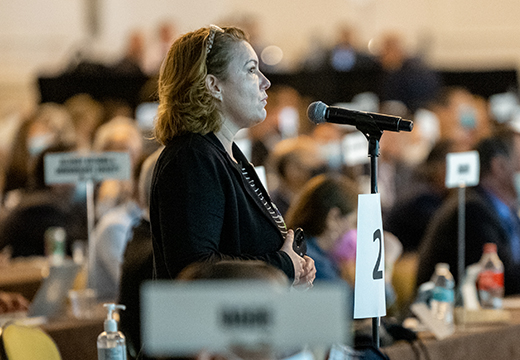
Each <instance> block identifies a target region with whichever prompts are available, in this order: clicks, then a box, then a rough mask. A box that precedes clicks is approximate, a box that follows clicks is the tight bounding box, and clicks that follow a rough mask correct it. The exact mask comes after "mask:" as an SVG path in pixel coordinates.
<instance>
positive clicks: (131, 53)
mask: <svg viewBox="0 0 520 360" xmlns="http://www.w3.org/2000/svg"><path fill="white" fill-rule="evenodd" d="M144 55H145V43H144V36H143V34H142V33H141V32H140V31H138V30H134V31H132V32H131V33H130V35H129V37H128V44H127V45H126V49H125V52H124V54H123V57H122V58H121V59H120V60H119V61H118V62H117V63H116V64H115V65H114V66H113V69H114V71H116V72H117V73H119V74H125V75H144V73H143V66H144Z"/></svg>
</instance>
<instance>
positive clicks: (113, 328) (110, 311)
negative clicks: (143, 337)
mask: <svg viewBox="0 0 520 360" xmlns="http://www.w3.org/2000/svg"><path fill="white" fill-rule="evenodd" d="M103 306H104V307H106V308H107V318H106V320H105V323H104V326H105V331H106V332H117V321H116V319H114V313H115V312H116V311H117V310H118V309H121V310H125V309H126V306H125V305H119V304H103Z"/></svg>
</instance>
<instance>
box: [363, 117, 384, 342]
mask: <svg viewBox="0 0 520 360" xmlns="http://www.w3.org/2000/svg"><path fill="white" fill-rule="evenodd" d="M356 128H357V129H358V130H359V131H361V132H362V133H363V135H365V137H366V138H367V140H368V156H369V157H370V193H371V194H377V157H378V156H379V140H381V136H382V135H383V131H382V130H381V129H379V127H378V126H377V124H376V122H375V120H373V121H366V122H365V121H364V122H363V123H358V124H357V125H356ZM380 324H381V318H380V317H374V318H372V343H373V345H374V346H375V347H376V348H379V346H380V336H379V326H380Z"/></svg>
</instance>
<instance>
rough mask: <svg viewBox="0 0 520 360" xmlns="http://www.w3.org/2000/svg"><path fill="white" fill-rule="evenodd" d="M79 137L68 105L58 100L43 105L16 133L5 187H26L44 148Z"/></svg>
mask: <svg viewBox="0 0 520 360" xmlns="http://www.w3.org/2000/svg"><path fill="white" fill-rule="evenodd" d="M75 141H76V134H75V129H74V124H73V123H72V120H71V117H70V114H69V113H68V111H67V110H66V108H65V107H64V106H62V105H58V104H54V103H45V104H42V105H40V106H39V107H38V108H37V109H36V111H35V112H34V113H33V114H32V115H30V116H29V117H27V118H26V119H24V120H23V121H22V123H21V124H20V126H19V128H18V131H17V133H16V134H15V137H14V139H13V142H12V147H11V149H10V151H9V154H8V162H7V164H6V183H5V188H4V191H5V192H6V193H7V192H9V191H11V190H16V189H24V188H26V186H27V182H28V173H29V171H30V170H29V169H30V168H31V166H33V164H32V162H34V159H36V157H37V156H38V155H39V154H40V153H41V152H42V151H44V150H45V149H47V148H49V147H51V146H53V145H56V144H67V145H73V144H74V143H75ZM6 200H7V199H6ZM15 202H16V201H15Z"/></svg>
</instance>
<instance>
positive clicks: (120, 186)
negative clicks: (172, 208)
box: [92, 116, 144, 219]
mask: <svg viewBox="0 0 520 360" xmlns="http://www.w3.org/2000/svg"><path fill="white" fill-rule="evenodd" d="M143 142H144V140H143V135H142V134H141V131H140V129H139V127H138V126H137V124H136V121H135V120H134V119H132V118H129V117H124V116H117V117H115V118H113V119H112V120H110V121H109V122H107V123H105V124H103V125H101V126H100V127H99V128H98V129H97V131H96V133H95V135H94V141H93V144H92V150H93V151H97V152H105V151H118V152H127V153H128V154H129V156H130V171H131V172H133V171H135V168H136V166H137V165H138V164H139V163H140V162H141V161H142V156H143ZM133 189H134V183H133V180H131V179H130V180H113V179H107V180H104V181H102V182H101V183H99V184H98V186H97V189H96V218H97V219H99V218H100V217H101V216H102V215H103V214H104V213H105V212H106V211H108V210H110V209H112V208H114V207H116V206H117V205H119V204H122V203H124V202H126V200H127V199H129V198H132V196H133V191H134V190H133Z"/></svg>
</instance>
